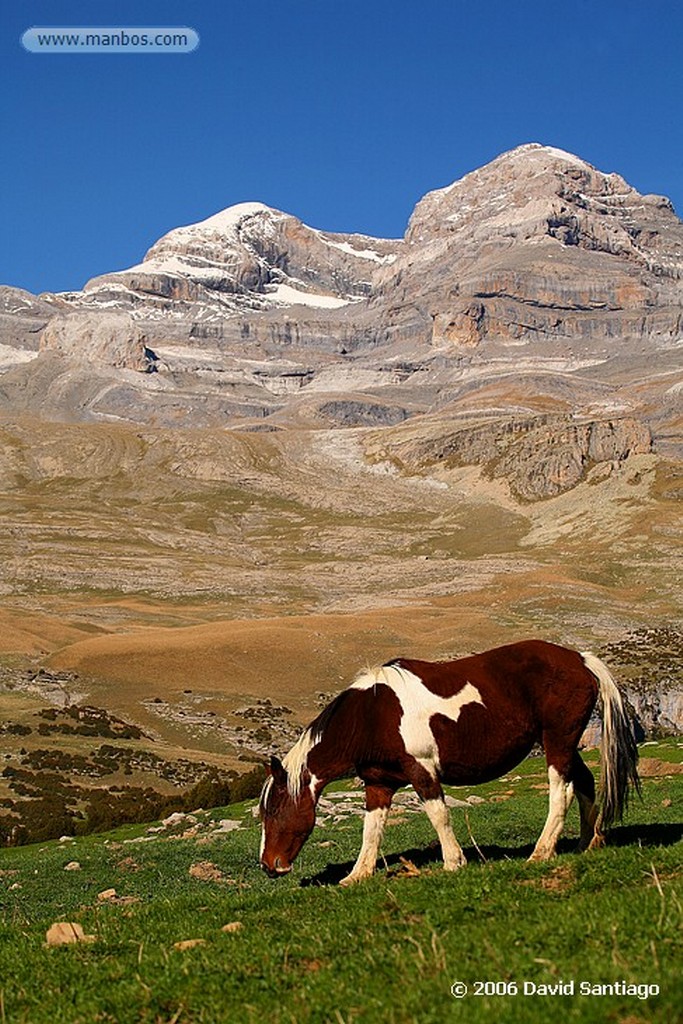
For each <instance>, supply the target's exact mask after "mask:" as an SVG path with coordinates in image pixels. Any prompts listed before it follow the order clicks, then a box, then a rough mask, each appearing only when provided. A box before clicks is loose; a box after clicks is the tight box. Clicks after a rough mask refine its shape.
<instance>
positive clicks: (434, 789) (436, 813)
mask: <svg viewBox="0 0 683 1024" xmlns="http://www.w3.org/2000/svg"><path fill="white" fill-rule="evenodd" d="M410 775H411V779H410V781H411V783H412V786H413V789H414V790H415V792H416V793H417V795H418V796H419V798H420V800H421V801H422V806H423V808H424V811H425V814H426V815H427V817H428V818H429V820H430V821H431V823H432V825H433V826H434V831H435V832H436V834H437V836H438V837H439V842H440V843H441V851H442V854H443V866H444V870H445V871H457V870H458V868H463V867H464V866H465V865H466V864H467V858H466V857H465V854H464V853H463V852H462V847H461V845H460V843H459V842H458V840H457V839H456V838H455V832H454V831H453V825H452V823H451V815H450V811H449V810H448V807H447V806H446V801H445V800H444V794H443V789H442V788H441V783H440V782H439V780H438V779H437V778H436V774H433V773H432V772H431V771H429V770H428V769H427V768H426V767H425V766H424V765H422V764H419V763H417V762H416V763H415V764H414V765H413V766H412V768H411V770H410Z"/></svg>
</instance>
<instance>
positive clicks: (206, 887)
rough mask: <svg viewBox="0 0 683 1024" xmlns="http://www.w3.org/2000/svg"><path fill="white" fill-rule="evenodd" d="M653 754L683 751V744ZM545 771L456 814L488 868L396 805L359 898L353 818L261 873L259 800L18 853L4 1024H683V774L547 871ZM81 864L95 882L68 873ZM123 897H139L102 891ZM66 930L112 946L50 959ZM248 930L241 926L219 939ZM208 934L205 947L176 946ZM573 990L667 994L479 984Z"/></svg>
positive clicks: (524, 775)
mask: <svg viewBox="0 0 683 1024" xmlns="http://www.w3.org/2000/svg"><path fill="white" fill-rule="evenodd" d="M643 754H646V755H647V756H648V758H652V759H659V760H661V761H663V762H667V761H671V760H676V759H678V760H680V757H679V756H678V755H680V748H678V747H677V746H676V744H675V743H673V742H672V741H669V742H666V743H661V744H657V745H654V746H653V745H649V746H648V747H647V748H646V749H645V750H644V751H643ZM543 781H544V764H543V762H542V761H541V760H539V759H529V760H527V761H526V762H525V763H524V764H523V765H522V766H521V768H520V769H519V770H518V771H516V772H513V773H511V774H510V776H508V777H506V779H504V780H498V781H497V782H495V783H491V784H489V785H487V786H481V787H478V788H477V790H476V793H477V794H478V795H480V796H482V797H483V798H484V799H485V801H486V802H484V803H482V804H478V805H475V806H473V807H472V808H471V809H470V810H469V811H468V812H467V820H465V818H464V812H463V811H462V810H460V809H456V810H455V811H454V812H453V814H454V822H455V826H456V831H457V832H458V834H459V835H460V837H461V839H462V840H463V844H464V845H465V848H466V852H467V854H468V859H469V860H470V864H469V865H468V867H467V869H465V870H464V871H462V872H459V873H457V874H455V875H452V874H446V873H445V872H443V870H442V869H441V865H440V862H439V860H438V856H439V855H438V851H436V850H434V849H433V848H432V847H431V846H430V843H431V840H432V833H431V831H430V826H429V824H428V822H427V821H426V818H425V817H424V815H421V814H402V815H401V814H399V815H396V818H395V823H394V824H392V825H391V826H390V827H389V828H388V830H387V835H386V838H385V843H384V848H383V853H384V857H385V865H384V866H382V865H380V870H379V871H378V873H377V874H376V876H375V877H374V878H373V879H371V880H369V881H368V882H365V883H363V884H362V885H359V886H357V887H355V888H353V889H350V890H342V889H340V888H339V887H337V886H336V885H330V884H325V883H326V882H333V881H337V880H338V879H339V878H340V877H341V876H342V874H343V873H344V872H345V870H346V869H347V868H348V866H349V862H350V861H352V860H353V858H354V857H355V855H356V853H357V851H358V847H359V841H360V830H361V822H360V819H359V818H357V817H355V816H351V817H345V818H343V819H342V820H341V821H339V822H338V823H336V824H331V823H330V822H329V821H328V822H326V823H321V824H319V826H318V828H317V829H316V831H315V832H314V833H313V835H312V837H311V839H310V840H309V842H308V844H307V845H306V847H304V850H303V852H302V854H301V857H300V859H299V861H298V862H297V866H296V868H295V871H294V872H293V873H292V875H290V876H288V877H287V878H284V879H281V880H278V881H276V882H274V881H271V880H269V879H267V878H266V877H265V876H263V875H262V874H261V872H260V871H259V870H258V868H257V867H256V863H255V861H256V857H257V850H258V838H259V836H258V826H257V824H256V822H255V820H254V818H253V817H252V814H251V805H237V806H233V807H230V808H229V809H228V810H227V811H225V812H211V814H210V815H207V816H206V817H207V818H209V817H221V816H222V815H224V814H227V815H228V816H229V817H230V818H231V819H240V820H241V821H242V822H243V825H244V827H243V828H242V830H239V831H234V832H230V833H228V834H227V835H226V836H225V837H224V838H221V839H208V840H207V839H206V838H200V839H198V838H197V837H196V836H194V837H186V838H173V839H171V838H168V836H167V835H166V833H155V832H152V833H150V832H148V831H147V830H146V828H145V827H144V826H139V827H128V828H124V829H119V830H117V831H116V832H115V833H110V834H108V835H106V836H98V837H87V838H84V839H80V840H76V841H74V842H71V843H68V844H65V843H49V844H44V845H40V846H38V847H25V848H20V849H10V850H3V851H1V853H0V871H1V872H2V874H0V891H1V893H2V903H3V919H2V926H1V928H0V978H1V979H2V980H1V981H0V1020H1V1021H2V1022H3V1024H5V1022H7V1024H48V1022H50V1024H52V1022H53V1021H55V1020H59V1021H61V1022H64V1024H94V1022H103V1024H223V1022H232V1021H240V1022H242V1021H243V1022H245V1024H246V1022H251V1021H254V1022H256V1021H262V1020H267V1021H269V1022H274V1024H299V1022H309V1021H310V1022H328V1021H330V1022H333V1024H352V1022H354V1024H355V1022H359V1024H360V1022H363V1024H408V1022H419V1024H437V1022H439V1024H441V1022H443V1021H466V1022H467V1024H479V1022H484V1021H486V1022H488V1021H496V1022H498V1021H506V1020H510V1021H515V1022H520V1024H525V1022H537V1021H545V1020H547V1019H548V1017H549V1016H551V1015H552V1014H556V1013H560V1014H561V1016H562V1018H563V1019H564V1020H567V1021H582V1022H593V1021H595V1022H598V1021H599V1022H611V1021H614V1022H615V1024H626V1022H628V1024H637V1022H641V1021H642V1022H646V1021H647V1022H660V1021H661V1022H662V1024H664V1022H666V1024H671V1022H673V1021H675V1020H677V1019H679V1018H678V1017H677V1014H678V1013H679V1011H680V1005H681V996H682V995H683V993H682V991H681V984H680V980H679V972H678V970H677V960H676V955H677V952H678V954H679V955H680V926H681V920H680V918H681V904H680V901H679V896H678V895H677V891H676V889H677V883H678V881H679V879H680V874H681V857H680V844H678V845H677V843H676V840H677V839H679V838H680V835H681V830H680V828H678V826H677V825H676V799H677V798H679V799H680V795H681V792H682V791H683V781H682V777H681V775H680V774H678V775H676V774H671V775H669V774H667V772H666V764H665V765H664V767H663V769H662V771H661V773H660V774H659V775H657V776H656V777H646V778H645V779H644V800H643V802H642V803H640V802H636V803H635V804H634V806H633V808H632V811H631V815H630V817H629V819H628V822H627V824H626V825H625V826H622V827H621V828H617V829H616V830H615V831H614V833H613V843H612V845H610V846H609V847H607V848H605V849H604V850H601V851H595V852H593V853H590V854H587V855H582V856H577V855H576V854H574V853H573V852H569V851H570V850H571V848H572V847H573V845H574V842H575V837H576V825H577V821H576V817H577V816H576V812H574V814H573V816H572V817H571V822H570V825H571V827H570V828H569V829H568V837H567V839H566V840H565V841H564V842H563V844H562V847H561V853H560V855H559V856H558V857H557V858H556V859H555V860H554V861H552V862H550V863H547V864H540V865H539V864H534V865H530V864H527V863H526V860H525V858H526V856H527V855H528V853H529V852H530V849H531V843H532V842H533V840H534V839H535V838H536V836H537V835H538V832H539V831H540V828H541V825H542V822H543V819H544V816H545V810H546V797H545V794H544V793H543V792H541V791H540V790H539V789H538V788H537V787H539V786H542V785H543ZM340 785H341V787H342V788H345V786H346V784H340ZM535 787H536V788H535ZM510 794H512V795H510ZM457 795H458V796H460V797H462V796H463V795H467V791H466V792H465V793H464V794H463V792H459V793H458V794H457ZM492 796H493V797H499V798H500V800H499V802H491V797H492ZM359 800H360V794H359ZM468 832H471V835H468ZM150 837H152V838H151V839H150ZM141 839H144V840H147V839H150V841H135V840H141ZM473 842H476V845H477V847H478V849H479V850H480V851H481V853H482V854H483V855H484V856H485V857H486V861H485V862H482V861H481V860H480V859H479V856H478V853H477V850H476V849H475V848H474V845H473ZM400 857H403V858H404V860H407V861H409V862H410V863H411V864H412V865H414V867H406V865H405V864H404V863H403V862H402V861H401V860H400ZM70 860H76V861H78V862H79V863H80V865H81V870H80V871H69V872H65V871H64V866H65V864H66V863H67V862H68V861H70ZM205 860H209V861H211V862H213V863H214V864H216V865H217V866H218V867H219V868H220V869H221V870H222V872H223V873H224V876H225V877H224V878H223V879H222V880H219V881H202V880H198V879H196V878H192V877H190V874H189V869H190V866H191V865H193V864H196V863H197V862H199V861H205ZM107 888H115V889H116V892H117V894H118V896H119V897H121V896H129V897H135V898H136V899H137V901H138V902H121V903H112V902H107V901H104V902H103V901H101V900H98V893H100V892H101V891H102V890H105V889H107ZM59 920H61V921H76V922H80V923H81V924H82V926H83V928H84V930H85V932H86V933H87V934H92V935H94V936H95V941H94V942H92V943H89V944H76V945H69V946H64V947H58V948H46V946H45V933H46V931H47V929H48V928H49V926H50V925H51V924H52V923H53V922H55V921H59ZM234 921H239V922H240V924H241V929H239V930H237V931H230V932H224V931H222V930H221V929H222V927H223V926H224V925H226V924H228V923H230V922H234ZM188 939H202V940H204V943H203V944H198V945H195V946H193V947H192V948H189V949H185V950H179V949H177V948H174V944H175V943H177V942H181V941H184V940H188ZM572 980H573V981H574V982H575V985H576V988H577V990H578V987H579V983H580V982H581V981H587V982H590V983H592V984H593V985H597V984H613V983H615V982H622V983H623V982H626V983H628V984H638V985H645V984H646V985H658V986H659V987H660V994H659V995H656V996H655V995H653V996H650V997H649V998H647V999H640V998H638V996H637V995H625V994H624V995H619V994H612V995H610V994H605V995H583V996H582V995H578V994H577V995H574V996H563V997H552V996H547V997H543V996H541V995H526V996H525V995H524V994H518V995H485V994H482V995H475V994H474V986H475V983H476V982H478V981H482V982H486V981H489V982H500V983H504V984H506V983H510V982H517V984H518V985H519V987H520V989H522V988H523V983H524V982H525V981H526V982H528V983H535V984H537V985H540V984H557V983H558V982H560V981H561V982H564V983H568V982H570V981H572ZM456 981H461V982H465V983H466V984H468V986H469V987H470V993H469V994H468V995H467V996H466V997H465V998H464V999H461V1000H456V999H454V998H453V996H452V995H451V994H450V986H451V985H452V984H453V982H456Z"/></svg>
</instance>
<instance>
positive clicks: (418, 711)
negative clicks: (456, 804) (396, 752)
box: [350, 665, 484, 777]
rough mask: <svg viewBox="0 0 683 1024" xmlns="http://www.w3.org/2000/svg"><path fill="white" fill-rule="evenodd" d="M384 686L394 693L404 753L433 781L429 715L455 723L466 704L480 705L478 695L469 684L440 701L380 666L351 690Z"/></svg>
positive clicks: (403, 672) (415, 680)
mask: <svg viewBox="0 0 683 1024" xmlns="http://www.w3.org/2000/svg"><path fill="white" fill-rule="evenodd" d="M379 684H384V685H385V686H388V687H389V688H390V689H391V690H393V691H394V693H395V694H396V696H397V697H398V701H399V704H400V705H401V709H402V711H403V715H402V716H401V724H400V726H399V732H400V733H401V738H402V740H403V743H404V744H405V748H406V751H407V752H408V753H409V754H411V755H412V756H413V757H414V758H415V760H416V761H418V762H419V763H420V764H421V765H422V766H423V768H425V769H426V770H427V771H428V772H429V773H430V775H432V776H434V777H436V774H437V772H438V771H439V770H440V768H441V765H440V763H439V748H438V747H437V744H436V740H435V738H434V733H433V732H432V729H431V726H430V724H429V723H430V719H431V717H432V715H444V717H446V718H449V719H450V720H451V721H452V722H457V721H458V718H459V717H460V712H461V711H462V709H463V707H464V706H465V705H466V704H481V705H482V707H483V706H484V702H483V700H482V699H481V694H480V693H479V690H478V689H477V688H476V686H473V685H472V683H469V682H467V683H465V685H464V686H463V687H462V689H460V690H459V691H458V693H455V694H453V696H452V697H440V696H439V694H437V693H432V691H431V690H430V689H428V688H427V687H426V686H425V684H424V683H423V682H422V680H421V679H420V677H419V676H416V675H415V674H414V673H413V672H409V671H408V670H407V669H405V668H401V666H400V665H382V667H381V668H376V669H372V670H371V671H369V672H365V673H363V675H361V676H359V677H358V679H356V680H355V681H354V682H353V683H352V684H351V687H350V688H351V689H355V690H369V689H370V688H371V687H373V686H377V685H379Z"/></svg>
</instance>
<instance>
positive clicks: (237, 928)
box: [221, 921, 243, 934]
mask: <svg viewBox="0 0 683 1024" xmlns="http://www.w3.org/2000/svg"><path fill="white" fill-rule="evenodd" d="M242 927H243V926H242V922H241V921H230V922H229V923H228V924H224V925H223V927H222V928H221V931H222V932H229V933H231V934H234V933H235V932H241V931H242Z"/></svg>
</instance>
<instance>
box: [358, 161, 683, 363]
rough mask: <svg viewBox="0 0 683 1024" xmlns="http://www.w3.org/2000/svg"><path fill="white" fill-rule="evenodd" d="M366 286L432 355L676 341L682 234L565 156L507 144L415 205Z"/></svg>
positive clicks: (650, 203) (627, 190) (617, 185)
mask: <svg viewBox="0 0 683 1024" xmlns="http://www.w3.org/2000/svg"><path fill="white" fill-rule="evenodd" d="M405 240H406V246H405V249H404V251H403V252H402V254H401V255H399V257H398V258H397V260H396V261H395V262H394V263H393V264H392V265H391V267H389V268H387V269H385V270H384V272H383V274H382V275H381V278H380V282H379V285H378V292H379V294H381V295H382V296H383V297H384V299H385V302H386V303H387V305H390V306H391V308H392V312H391V313H390V314H389V318H390V319H389V322H390V324H391V326H392V327H400V326H401V325H403V324H405V323H406V320H405V310H404V309H403V308H402V307H403V306H404V304H405V303H406V301H408V300H409V301H410V302H411V303H412V307H413V313H412V315H411V317H410V322H411V325H412V329H413V330H416V331H417V330H420V329H422V330H423V331H425V332H427V333H430V336H431V340H432V343H433V344H434V345H435V346H436V347H437V348H440V349H441V348H446V349H448V348H449V347H453V348H455V349H464V350H465V351H467V350H469V349H471V348H473V347H476V346H478V345H480V344H482V343H483V342H487V343H488V345H489V347H494V346H495V347H496V348H506V347H507V348H510V347H519V346H525V345H534V347H536V346H537V345H540V346H541V347H542V348H545V349H546V350H547V349H548V347H549V343H551V344H552V343H553V342H556V343H557V342H567V343H571V344H572V350H573V351H575V352H580V351H588V350H590V349H593V350H594V351H595V349H596V348H598V346H602V345H604V343H605V342H606V341H609V340H610V339H618V341H619V342H620V343H621V344H624V345H626V346H628V345H632V344H633V343H637V342H639V341H641V340H643V339H645V338H649V339H651V340H652V341H656V342H663V343H668V342H670V341H672V340H673V339H675V338H678V337H680V335H681V314H682V309H681V285H680V282H681V280H682V279H683V226H682V225H681V222H680V221H679V220H678V218H677V217H676V215H675V213H674V211H673V208H672V206H671V203H670V202H669V200H668V199H666V198H664V197H662V196H652V195H649V196H641V195H640V194H639V193H638V192H636V190H635V189H633V188H631V186H629V185H628V184H627V183H626V182H625V181H624V180H623V178H621V177H620V176H619V175H618V174H603V173H601V172H600V171H598V170H596V169H595V168H593V167H591V166H590V165H589V164H587V163H585V162H584V161H582V160H579V159H578V158H576V157H573V156H572V155H571V154H567V153H563V152H561V151H560V150H555V149H552V148H550V147H543V146H538V145H528V146H521V147H519V148H518V149H516V150H514V151H512V152H511V153H506V154H504V155H503V156H501V157H499V158H498V159H497V160H494V161H493V162H492V163H491V164H488V165H487V166H486V167H484V168H482V169H481V170H478V171H474V172H473V173H472V174H468V175H466V176H465V177H464V178H462V179H461V180H460V181H457V182H455V183H454V184H453V185H450V186H448V187H447V188H444V189H440V190H438V191H436V192H430V193H429V194H428V195H427V196H425V198H424V199H423V200H422V201H421V202H420V203H418V205H417V207H416V209H415V212H414V213H413V216H412V217H411V220H410V223H409V225H408V230H407V232H406V239H405Z"/></svg>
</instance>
